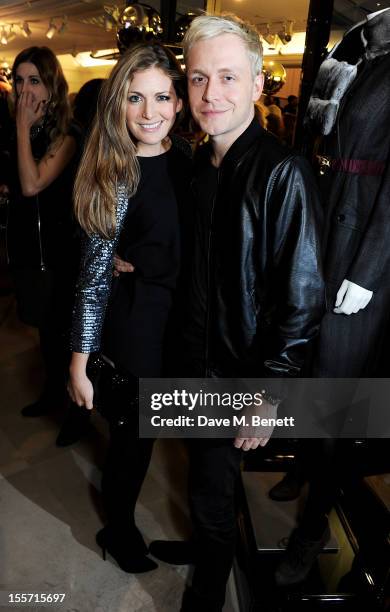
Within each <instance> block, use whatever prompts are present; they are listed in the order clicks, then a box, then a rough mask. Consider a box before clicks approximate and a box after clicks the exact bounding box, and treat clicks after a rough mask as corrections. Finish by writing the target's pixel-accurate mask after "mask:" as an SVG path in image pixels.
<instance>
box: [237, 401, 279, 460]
mask: <svg viewBox="0 0 390 612" xmlns="http://www.w3.org/2000/svg"><path fill="white" fill-rule="evenodd" d="M277 411H278V404H270V403H269V402H267V400H265V399H263V400H262V404H261V405H259V406H256V405H254V404H253V405H252V406H250V407H248V408H245V409H244V410H242V414H243V415H244V416H245V417H246V422H247V425H246V426H241V427H240V429H239V430H238V434H237V436H236V437H235V438H234V446H235V447H236V448H241V449H242V450H244V451H248V450H255V449H256V448H257V447H258V446H263V447H264V446H265V445H266V444H267V442H268V441H269V439H270V438H271V436H272V432H273V430H274V426H273V425H270V426H263V425H251V423H252V417H253V416H256V417H260V418H262V419H270V418H273V419H276V415H277Z"/></svg>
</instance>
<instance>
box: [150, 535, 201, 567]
mask: <svg viewBox="0 0 390 612" xmlns="http://www.w3.org/2000/svg"><path fill="white" fill-rule="evenodd" d="M149 552H150V553H151V554H152V555H153V557H156V559H160V561H164V562H165V563H171V564H172V565H189V564H192V563H194V561H195V548H194V545H193V543H192V542H188V541H184V540H183V541H182V540H172V541H169V540H155V541H154V542H152V543H151V544H150V545H149Z"/></svg>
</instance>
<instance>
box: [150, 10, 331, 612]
mask: <svg viewBox="0 0 390 612" xmlns="http://www.w3.org/2000/svg"><path fill="white" fill-rule="evenodd" d="M184 52H185V63H186V66H187V78H188V89H189V99H190V105H191V111H192V115H193V117H194V119H195V120H196V121H197V122H198V124H199V125H200V127H201V129H202V130H203V131H204V132H206V133H207V134H208V135H209V137H210V139H209V144H207V145H205V146H203V147H201V149H200V150H199V151H198V153H197V155H196V159H195V175H194V180H193V184H192V189H191V196H194V218H193V224H192V225H193V227H192V231H193V245H192V264H191V268H192V269H191V273H190V274H188V278H189V285H190V287H189V293H190V295H189V299H188V300H187V310H186V313H185V315H184V318H185V329H184V340H185V350H184V351H183V352H182V354H181V355H180V359H182V360H183V361H184V360H186V365H187V369H186V375H187V376H198V377H199V376H207V377H209V376H218V377H220V376H222V377H230V376H233V377H236V376H245V377H271V378H275V377H283V376H297V375H299V373H300V371H301V368H302V365H303V362H304V359H305V354H306V350H307V347H308V345H309V343H310V341H311V340H312V339H313V337H314V336H315V334H316V332H317V330H318V326H319V322H320V319H321V317H322V315H323V312H324V290H323V281H322V273H321V267H320V244H319V239H318V230H317V228H318V224H319V203H318V198H317V193H316V188H315V184H314V181H313V178H312V175H311V172H310V169H309V167H308V164H307V163H306V161H305V160H304V159H302V158H300V157H299V156H297V155H295V154H294V153H291V152H290V151H289V150H287V149H285V148H283V147H282V146H281V145H279V144H278V142H277V140H276V138H274V137H273V136H272V135H271V134H269V133H267V132H266V131H265V130H264V129H263V128H261V126H260V124H259V121H258V119H257V118H256V116H255V111H254V102H255V101H256V100H257V99H258V98H259V97H260V94H261V91H262V86H263V76H262V71H261V70H262V50H261V43H260V40H259V35H258V34H257V32H256V31H255V30H254V28H252V27H251V26H248V25H247V24H245V23H243V22H241V21H240V20H238V19H236V18H234V17H231V16H230V17H227V16H224V17H216V16H207V15H204V16H200V17H197V18H196V19H194V20H193V22H192V24H191V27H190V28H189V30H188V32H187V34H186V37H185V40H184ZM271 383H272V381H270V383H269V385H267V389H266V390H265V391H266V392H265V393H264V394H263V397H264V399H265V400H267V401H265V404H268V405H270V404H273V405H274V404H276V403H277V398H276V397H275V392H274V387H273V385H272V384H271ZM267 392H268V395H267ZM271 407H272V408H273V407H274V406H271ZM267 441H268V437H263V438H245V437H237V438H236V439H235V440H234V443H233V442H232V440H208V439H203V440H192V441H190V444H189V447H190V502H191V510H192V518H193V522H194V527H195V541H196V546H195V548H194V549H193V552H192V554H193V555H194V559H192V560H193V561H195V570H194V574H193V579H192V585H191V587H189V588H187V590H186V592H185V594H184V599H183V604H182V612H189V611H194V610H196V611H197V612H199V610H202V611H204V612H217V611H220V610H222V607H223V604H224V599H225V587H226V582H227V579H228V576H229V572H230V569H231V566H232V562H233V557H234V547H235V537H236V520H235V511H234V494H235V485H236V483H237V478H238V475H239V467H240V460H241V456H242V452H241V451H242V450H249V449H251V448H256V447H257V446H258V445H259V444H261V445H262V446H264V445H265V444H266V443H267ZM165 544H166V545H167V546H166V547H165V549H164V543H161V542H160V543H153V544H152V545H151V547H150V550H151V552H153V554H155V555H156V556H158V557H160V558H161V559H163V560H166V561H169V560H171V561H173V562H175V546H174V544H177V543H165ZM170 544H171V547H170V548H169V545H170ZM187 546H188V545H187ZM179 548H180V547H176V550H177V551H179ZM182 550H184V543H183V548H182ZM188 552H189V557H190V556H191V553H190V549H188ZM178 557H180V559H181V560H182V561H183V562H184V561H185V559H184V557H185V553H183V554H181V553H179V552H178ZM176 560H178V559H176ZM188 560H190V559H189V558H188Z"/></svg>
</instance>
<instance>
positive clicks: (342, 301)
mask: <svg viewBox="0 0 390 612" xmlns="http://www.w3.org/2000/svg"><path fill="white" fill-rule="evenodd" d="M372 296H373V292H372V291H369V290H368V289H364V287H360V286H359V285H356V283H352V282H351V281H349V280H347V279H346V278H345V279H344V280H343V282H342V283H341V286H340V289H339V290H338V292H337V296H336V303H335V308H333V312H335V313H336V314H346V315H350V314H352V313H356V312H358V311H359V310H362V309H363V308H365V307H366V306H367V304H368V303H369V301H370V300H371V298H372Z"/></svg>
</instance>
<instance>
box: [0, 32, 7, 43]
mask: <svg viewBox="0 0 390 612" xmlns="http://www.w3.org/2000/svg"><path fill="white" fill-rule="evenodd" d="M0 43H1V44H2V45H6V44H8V36H7V32H6V31H5V28H1V32H0Z"/></svg>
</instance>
